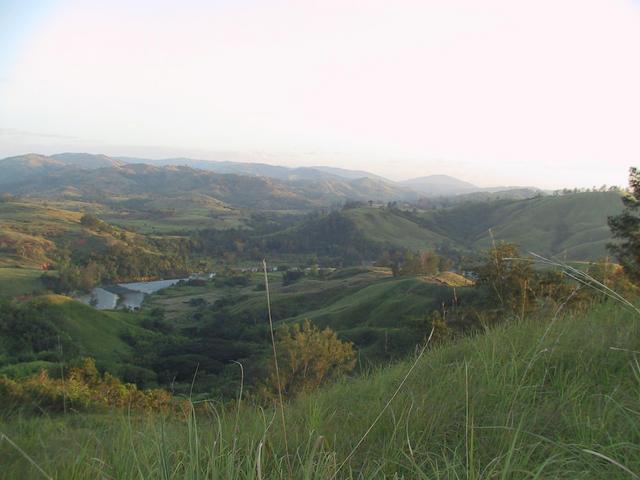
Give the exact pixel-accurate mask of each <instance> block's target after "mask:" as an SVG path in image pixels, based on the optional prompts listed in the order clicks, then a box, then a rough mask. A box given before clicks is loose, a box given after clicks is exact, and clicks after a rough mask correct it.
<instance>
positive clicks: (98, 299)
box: [77, 278, 188, 310]
mask: <svg viewBox="0 0 640 480" xmlns="http://www.w3.org/2000/svg"><path fill="white" fill-rule="evenodd" d="M180 280H188V279H186V278H174V279H171V280H155V281H152V282H132V283H118V284H117V285H103V286H100V287H96V288H94V289H93V290H92V291H91V292H90V293H88V294H86V295H81V296H79V297H77V300H79V301H81V302H82V303H86V304H87V305H91V306H92V307H94V308H96V309H98V310H112V309H115V308H126V309H136V308H140V306H141V305H142V302H143V301H144V298H145V297H146V296H147V295H149V294H150V293H155V292H157V291H158V290H162V289H163V288H167V287H170V286H172V285H175V284H176V283H178V282H179V281H180Z"/></svg>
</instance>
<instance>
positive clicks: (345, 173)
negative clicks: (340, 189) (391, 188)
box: [311, 166, 393, 183]
mask: <svg viewBox="0 0 640 480" xmlns="http://www.w3.org/2000/svg"><path fill="white" fill-rule="evenodd" d="M311 168H313V169H314V170H319V171H321V172H325V173H330V174H331V175H335V176H337V177H342V178H348V179H351V180H357V179H359V178H371V179H373V180H379V181H382V182H389V183H393V182H392V181H391V180H389V179H388V178H385V177H381V176H380V175H376V174H374V173H371V172H365V171H364V170H347V169H346V168H338V167H324V166H315V167H311Z"/></svg>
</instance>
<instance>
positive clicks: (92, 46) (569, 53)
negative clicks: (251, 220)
mask: <svg viewBox="0 0 640 480" xmlns="http://www.w3.org/2000/svg"><path fill="white" fill-rule="evenodd" d="M69 150H71V151H90V152H95V153H108V154H121V155H136V156H149V157H155V158H157V157H166V156H176V155H190V156H196V157H199V158H218V159H219V158H221V157H223V156H224V155H221V154H220V153H219V152H237V153H239V154H242V155H240V156H238V157H237V158H244V159H250V160H255V161H260V160H262V161H265V160H266V161H269V162H272V163H280V164H287V165H313V164H326V165H334V166H342V167H347V168H360V169H367V170H370V171H373V172H376V173H379V174H383V175H386V176H388V177H391V178H394V179H402V178H408V177H412V176H419V175H427V174H436V173H445V174H450V175H455V176H457V177H460V178H462V179H464V180H468V181H472V182H475V183H477V184H480V185H496V184H501V185H505V184H512V185H513V184H520V185H524V184H526V185H537V186H542V187H550V188H553V187H559V186H565V185H566V186H569V185H571V186H574V185H578V186H591V185H594V184H597V185H600V184H603V183H608V184H624V183H626V172H627V169H628V167H629V166H630V165H637V164H640V1H638V0H536V1H524V0H522V1H520V0H483V1H478V0H421V1H408V0H406V1H405V0H393V1H391V0H386V1H377V0H369V1H349V0H320V1H315V2H312V1H305V0H291V1H276V0H273V1H271V0H262V1H251V0H219V1H216V0H210V1H186V0H182V1H171V2H169V1H166V2H165V1H161V0H153V1H151V0H150V1H134V0H126V1H118V0H109V1H105V0H100V1H64V0H61V1H31V0H17V1H10V0H0V156H8V155H12V154H18V153H25V152H29V151H35V152H40V153H54V152H59V151H69ZM0 175H1V172H0Z"/></svg>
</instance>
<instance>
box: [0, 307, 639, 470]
mask: <svg viewBox="0 0 640 480" xmlns="http://www.w3.org/2000/svg"><path fill="white" fill-rule="evenodd" d="M556 314H557V312H555V311H550V312H547V313H546V314H544V315H543V316H542V317H539V318H531V319H527V320H524V321H521V322H516V323H510V324H505V325H503V326H500V327H497V328H494V329H492V330H490V331H488V332H487V334H486V335H482V336H478V337H472V338H465V339H461V340H459V341H457V342H455V343H453V344H447V345H441V346H435V347H434V348H431V349H430V350H428V351H427V352H426V354H425V355H424V356H423V357H422V358H419V359H418V360H417V362H416V367H415V369H414V370H413V371H412V372H411V374H410V375H409V377H408V381H407V382H406V383H405V384H402V380H403V378H404V377H405V375H406V374H407V372H409V371H410V367H411V364H412V362H413V358H411V359H408V360H407V361H406V362H402V363H398V364H395V365H393V366H390V367H388V368H382V369H379V370H376V371H371V372H370V373H369V374H367V375H365V376H364V377H363V378H359V379H346V380H344V381H343V382H341V383H339V384H337V385H335V386H333V387H330V388H327V389H325V390H323V391H321V392H318V393H316V394H314V395H310V396H307V397H303V398H300V399H298V400H297V401H295V402H292V403H291V404H287V405H286V406H285V410H284V414H285V425H286V427H285V429H286V432H287V440H288V450H289V453H290V457H289V462H290V463H291V469H292V474H291V476H290V475H289V473H288V472H287V470H288V467H287V463H288V462H287V456H286V449H285V446H284V437H283V434H282V426H281V424H280V423H279V420H278V417H277V411H274V410H270V409H267V410H261V409H258V408H256V407H254V406H252V405H251V404H250V403H248V402H246V401H244V400H243V401H241V402H239V403H238V405H235V404H232V405H228V406H221V405H217V406H213V405H211V406H209V407H207V408H202V409H201V411H202V413H199V414H196V415H193V416H189V417H185V418H181V417H179V418H175V417H163V416H145V417H138V416H134V415H126V414H124V415H123V414H118V413H114V414H108V413H107V414H100V415H91V414H87V415H85V414H83V415H80V414H72V415H67V416H56V417H40V418H24V417H20V416H14V417H12V418H7V419H4V420H3V421H2V424H1V426H0V430H1V431H2V434H3V435H5V436H6V437H5V439H4V440H2V441H0V457H1V458H2V459H3V478H6V479H23V478H38V477H39V476H41V475H42V472H44V473H45V474H46V475H48V476H51V477H55V478H65V479H67V478H68V479H80V478H94V477H97V478H118V479H129V478H166V479H177V478H192V479H196V478H203V479H204V478H225V479H236V478H237V479H267V478H268V479H280V478H283V479H284V478H317V479H330V478H340V479H343V478H362V479H373V478H417V479H419V478H424V479H426V478H437V479H439V478H475V479H479V478H502V479H511V478H513V479H521V478H532V479H542V478H559V479H575V478H608V479H609V478H611V479H628V478H636V476H637V473H638V472H640V448H638V445H640V415H639V414H638V411H637V399H638V395H640V382H639V380H638V378H640V377H639V374H640V372H638V366H637V361H636V359H635V353H634V352H637V351H639V350H640V335H638V334H639V333H640V331H639V324H638V318H637V316H636V315H635V314H631V313H629V312H626V311H623V310H621V309H619V308H617V307H615V306H612V305H604V306H601V307H598V308H595V309H593V310H592V311H590V312H588V313H587V314H580V315H570V316H566V317H565V316H562V315H556ZM239 388H240V385H238V389H239ZM396 389H398V394H397V395H395V396H394V392H395V391H396ZM390 399H393V401H391V402H390V403H389V407H388V408H386V404H387V402H388V401H389V400H390ZM201 407H202V406H201ZM378 416H379V418H378ZM369 427H371V429H370V430H369ZM366 432H368V434H367V435H366V436H365V433H366ZM7 438H8V439H10V440H11V442H12V443H9V441H8V440H6V439H7ZM14 444H15V445H17V446H18V447H19V448H21V449H22V450H23V452H24V454H23V453H20V452H19V451H18V450H17V449H16V448H15V446H14ZM351 454H352V455H351ZM25 455H28V456H29V457H30V459H31V460H32V461H29V460H28V459H27V458H26V457H25ZM35 465H38V468H40V469H42V472H40V471H39V470H38V469H37V468H36V467H35ZM42 478H44V477H42Z"/></svg>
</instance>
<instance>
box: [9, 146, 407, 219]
mask: <svg viewBox="0 0 640 480" xmlns="http://www.w3.org/2000/svg"><path fill="white" fill-rule="evenodd" d="M127 160H128V161H130V162H136V163H126V162H125V161H124V160H123V159H113V158H111V157H107V156H104V155H89V154H68V153H67V154H59V155H51V156H44V155H35V154H31V155H23V156H19V157H12V158H7V159H4V160H0V169H1V170H2V172H3V173H4V175H3V176H2V181H1V182H0V185H1V186H2V190H3V191H6V192H9V193H14V194H20V195H28V196H34V197H48V198H54V197H59V198H69V197H73V198H85V199H92V200H96V201H103V202H104V201H107V200H108V201H113V200H114V199H115V198H121V199H123V198H124V197H129V198H131V197H134V196H135V197H147V198H151V197H153V198H157V197H168V198H178V197H180V198H185V196H187V198H197V196H198V195H204V196H207V197H209V198H211V199H213V200H214V201H215V200H217V201H220V202H223V203H224V204H226V205H229V206H231V207H239V208H252V209H310V208H317V207H323V206H329V205H331V204H334V203H337V202H343V201H345V200H360V201H367V200H380V201H390V200H409V199H416V198H417V195H416V194H415V193H413V192H410V191H407V190H405V189H403V188H401V187H399V186H397V185H395V184H393V183H391V182H383V181H379V180H374V179H370V178H358V179H355V180H350V179H347V178H342V177H339V176H336V175H332V174H329V173H325V172H321V171H318V170H314V169H312V168H296V169H291V168H287V167H275V166H271V165H266V164H241V163H234V162H217V163H214V165H213V167H215V168H216V169H217V170H218V171H214V170H213V168H212V165H210V164H209V162H205V161H191V160H189V159H186V160H184V162H186V161H189V162H191V163H193V164H194V165H205V163H206V165H205V166H207V167H209V169H207V170H204V169H197V168H194V167H190V166H184V165H175V164H176V163H179V160H180V159H169V160H164V161H156V162H155V163H167V164H168V165H151V164H147V163H142V159H127ZM200 162H202V163H200ZM232 170H233V171H244V172H245V173H243V174H238V173H231V171H232ZM256 172H262V173H269V174H270V175H264V174H262V175H259V174H257V173H256ZM276 175H278V176H280V177H282V178H275V176H276ZM189 195H191V197H189Z"/></svg>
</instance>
